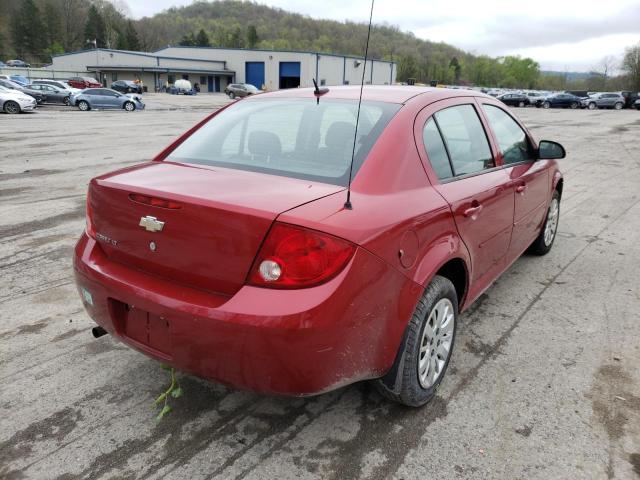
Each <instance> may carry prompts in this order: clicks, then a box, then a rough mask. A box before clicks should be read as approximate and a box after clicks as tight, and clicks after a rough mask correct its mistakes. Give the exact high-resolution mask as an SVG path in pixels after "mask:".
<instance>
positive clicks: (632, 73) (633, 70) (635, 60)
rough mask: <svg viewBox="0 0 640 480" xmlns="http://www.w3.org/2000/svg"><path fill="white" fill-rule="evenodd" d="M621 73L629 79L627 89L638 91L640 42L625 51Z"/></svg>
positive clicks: (639, 85) (639, 80)
mask: <svg viewBox="0 0 640 480" xmlns="http://www.w3.org/2000/svg"><path fill="white" fill-rule="evenodd" d="M622 71H624V72H625V73H626V74H627V76H628V78H629V84H628V88H629V89H631V90H633V91H635V92H638V91H640V42H638V44H637V45H634V46H632V47H629V48H627V49H626V50H625V53H624V58H623V59H622Z"/></svg>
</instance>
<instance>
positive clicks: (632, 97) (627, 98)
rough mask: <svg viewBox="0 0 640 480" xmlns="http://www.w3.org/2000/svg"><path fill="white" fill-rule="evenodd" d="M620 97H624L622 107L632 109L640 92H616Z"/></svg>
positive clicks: (639, 96)
mask: <svg viewBox="0 0 640 480" xmlns="http://www.w3.org/2000/svg"><path fill="white" fill-rule="evenodd" d="M618 93H620V95H622V96H623V97H624V107H625V108H633V105H634V104H635V101H636V100H638V98H640V92H630V91H628V90H627V91H622V92H618Z"/></svg>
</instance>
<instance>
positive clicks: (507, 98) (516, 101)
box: [496, 93, 531, 107]
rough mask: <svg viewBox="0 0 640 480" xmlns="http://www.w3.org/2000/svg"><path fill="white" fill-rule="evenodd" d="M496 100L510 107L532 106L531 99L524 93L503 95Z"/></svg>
mask: <svg viewBox="0 0 640 480" xmlns="http://www.w3.org/2000/svg"><path fill="white" fill-rule="evenodd" d="M496 98H497V99H498V100H500V101H501V102H502V103H504V104H505V105H509V106H510V107H526V106H528V105H531V101H530V100H529V97H527V96H526V95H525V94H524V93H505V94H503V95H498V96H497V97H496Z"/></svg>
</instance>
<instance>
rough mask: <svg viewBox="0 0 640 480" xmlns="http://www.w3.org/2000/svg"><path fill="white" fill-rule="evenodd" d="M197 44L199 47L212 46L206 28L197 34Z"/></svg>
mask: <svg viewBox="0 0 640 480" xmlns="http://www.w3.org/2000/svg"><path fill="white" fill-rule="evenodd" d="M196 45H197V46H199V47H210V46H211V43H210V42H209V35H207V32H205V31H204V28H201V29H200V31H199V32H198V35H196Z"/></svg>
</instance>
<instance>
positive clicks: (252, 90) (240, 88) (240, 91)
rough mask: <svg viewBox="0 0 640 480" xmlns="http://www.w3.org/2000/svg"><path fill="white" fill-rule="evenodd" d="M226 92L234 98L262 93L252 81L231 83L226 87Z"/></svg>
mask: <svg viewBox="0 0 640 480" xmlns="http://www.w3.org/2000/svg"><path fill="white" fill-rule="evenodd" d="M224 93H226V94H227V95H229V98H232V99H233V98H236V97H241V98H242V97H248V96H249V95H254V94H256V93H260V90H258V89H257V88H256V87H254V86H253V85H251V84H250V83H230V84H229V85H227V86H226V88H225V89H224Z"/></svg>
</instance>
